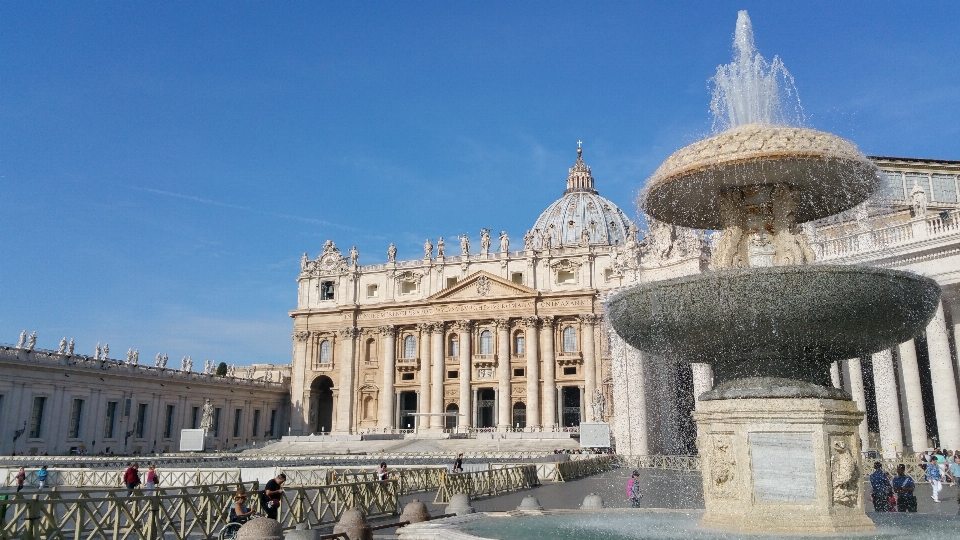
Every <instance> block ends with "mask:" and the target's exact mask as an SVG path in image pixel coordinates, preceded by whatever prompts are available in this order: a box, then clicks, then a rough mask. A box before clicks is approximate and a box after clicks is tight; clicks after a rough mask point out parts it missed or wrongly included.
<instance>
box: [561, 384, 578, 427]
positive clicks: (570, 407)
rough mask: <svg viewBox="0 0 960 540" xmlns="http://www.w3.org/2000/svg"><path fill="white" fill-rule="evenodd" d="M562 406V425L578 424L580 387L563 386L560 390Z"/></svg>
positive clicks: (571, 425)
mask: <svg viewBox="0 0 960 540" xmlns="http://www.w3.org/2000/svg"><path fill="white" fill-rule="evenodd" d="M560 395H561V401H560V403H561V404H562V407H563V416H562V417H561V421H562V422H563V427H575V426H579V425H580V388H579V387H576V386H564V387H563V388H561V390H560Z"/></svg>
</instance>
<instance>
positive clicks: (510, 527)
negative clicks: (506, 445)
mask: <svg viewBox="0 0 960 540" xmlns="http://www.w3.org/2000/svg"><path fill="white" fill-rule="evenodd" d="M701 515H702V512H699V511H691V510H629V509H624V510H603V511H598V512H589V511H587V512H583V511H562V510H561V511H548V512H543V513H538V515H522V513H520V512H510V513H491V514H471V515H470V516H469V517H467V516H463V518H466V519H462V518H450V519H444V520H438V521H435V522H425V523H422V524H417V525H411V526H408V527H404V528H402V529H400V530H399V531H398V534H399V535H400V540H406V539H408V538H410V539H412V538H417V539H420V540H423V539H435V540H440V539H450V540H483V539H497V540H525V539H540V538H550V539H552V540H628V539H630V540H639V539H657V540H666V539H696V540H734V539H739V538H756V539H761V538H776V539H778V540H792V539H795V538H796V539H800V538H805V539H810V538H858V539H862V540H874V539H887V538H889V539H894V538H924V539H925V540H941V539H943V540H946V539H948V538H949V539H952V538H955V537H956V527H957V520H956V518H955V516H940V515H934V514H897V513H893V514H872V515H871V517H872V519H873V521H874V522H875V523H876V525H877V530H876V531H875V532H869V533H854V534H849V533H847V534H843V535H791V534H776V535H763V534H749V535H745V534H742V533H730V532H722V531H711V530H707V529H701V528H699V527H698V526H697V523H698V522H699V521H700V516H701ZM445 522H446V523H445Z"/></svg>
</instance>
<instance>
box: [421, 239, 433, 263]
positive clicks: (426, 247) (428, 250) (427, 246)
mask: <svg viewBox="0 0 960 540" xmlns="http://www.w3.org/2000/svg"><path fill="white" fill-rule="evenodd" d="M431 257H433V244H431V243H430V239H429V238H427V239H426V240H425V241H424V242H423V258H424V259H429V258H431Z"/></svg>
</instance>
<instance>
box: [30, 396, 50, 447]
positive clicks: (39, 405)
mask: <svg viewBox="0 0 960 540" xmlns="http://www.w3.org/2000/svg"><path fill="white" fill-rule="evenodd" d="M46 405H47V398H45V397H42V396H37V397H35V398H33V415H32V416H31V417H30V437H31V438H33V439H39V438H40V434H41V433H43V409H44V407H46Z"/></svg>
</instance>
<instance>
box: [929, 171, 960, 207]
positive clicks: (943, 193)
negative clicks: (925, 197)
mask: <svg viewBox="0 0 960 540" xmlns="http://www.w3.org/2000/svg"><path fill="white" fill-rule="evenodd" d="M932 181H933V200H934V201H937V202H957V184H956V183H955V181H954V177H953V176H951V175H949V174H934V175H933V176H932Z"/></svg>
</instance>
